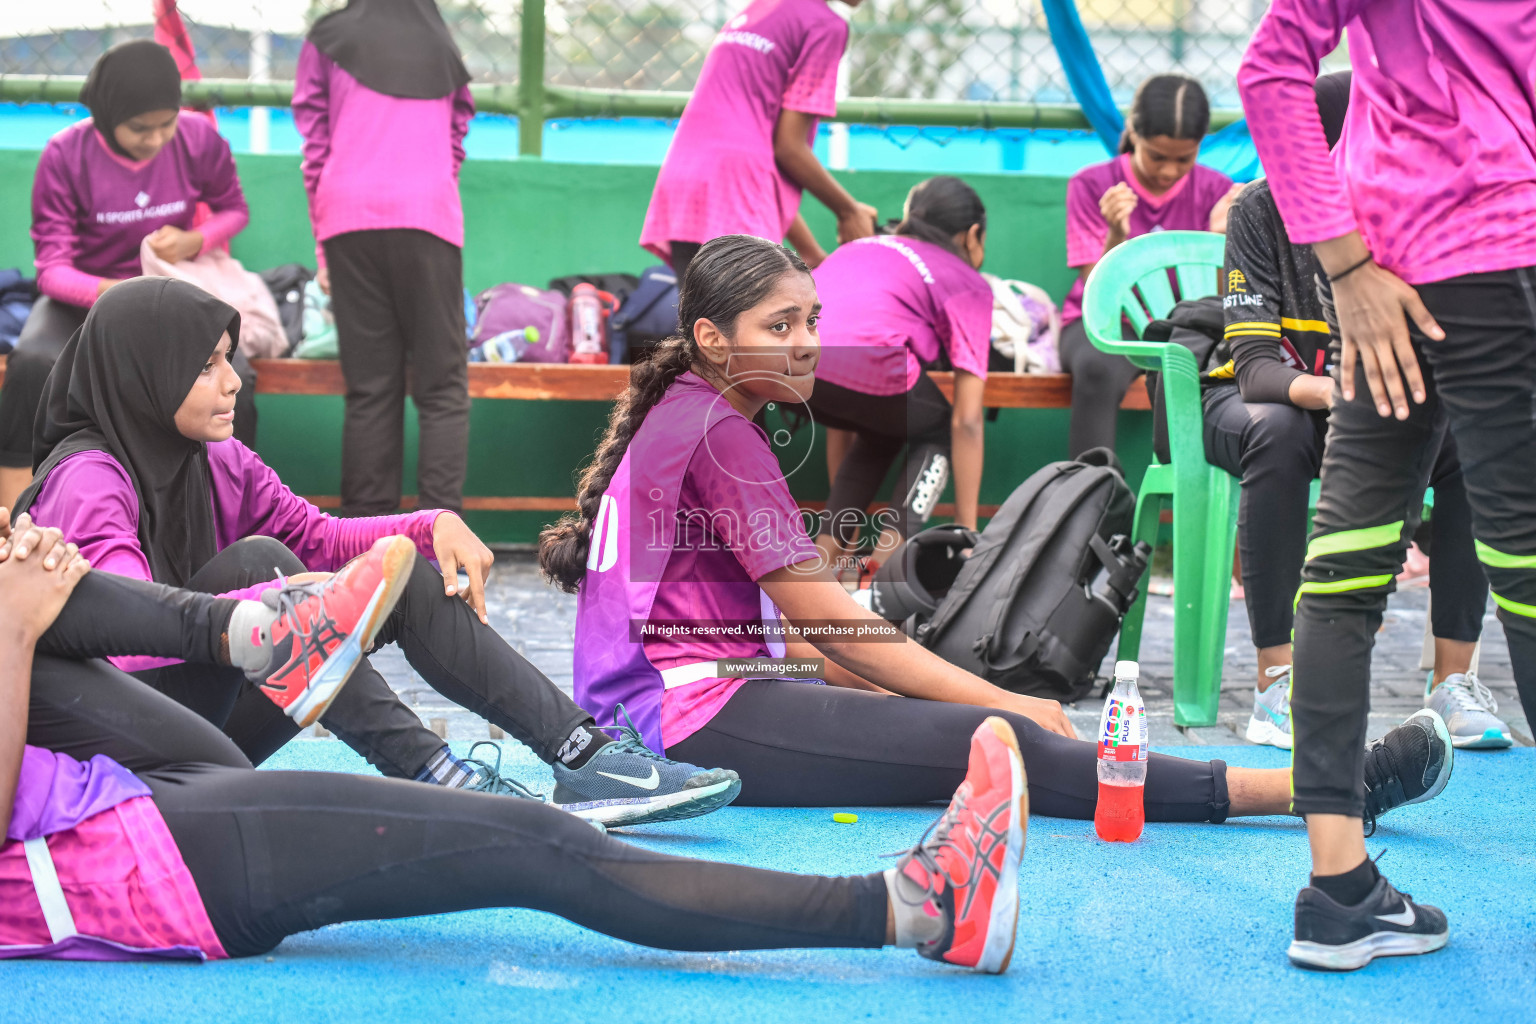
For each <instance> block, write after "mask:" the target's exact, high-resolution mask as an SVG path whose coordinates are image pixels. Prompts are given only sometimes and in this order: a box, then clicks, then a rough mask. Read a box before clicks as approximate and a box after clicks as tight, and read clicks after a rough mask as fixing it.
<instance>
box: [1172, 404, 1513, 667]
mask: <svg viewBox="0 0 1536 1024" xmlns="http://www.w3.org/2000/svg"><path fill="white" fill-rule="evenodd" d="M1202 404H1203V405H1204V413H1205V416H1204V420H1205V454H1206V457H1207V458H1208V459H1210V460H1211V462H1212V464H1214V465H1217V466H1220V467H1221V468H1222V469H1225V470H1226V471H1227V472H1229V473H1231V474H1232V475H1233V476H1238V477H1241V478H1242V481H1243V494H1242V500H1241V502H1240V503H1239V505H1238V516H1237V546H1238V549H1239V550H1240V551H1241V552H1242V556H1243V557H1242V561H1243V586H1244V588H1246V590H1247V592H1248V600H1247V604H1248V627H1249V630H1250V631H1251V632H1252V634H1253V645H1254V646H1255V647H1259V648H1264V647H1278V646H1279V645H1281V644H1288V643H1290V642H1291V625H1292V621H1293V614H1294V608H1295V602H1296V587H1297V585H1298V584H1300V582H1301V564H1302V562H1303V561H1304V560H1305V558H1306V548H1307V536H1306V525H1305V524H1306V521H1307V497H1308V494H1309V492H1310V488H1311V482H1312V480H1313V478H1315V477H1316V476H1317V473H1318V469H1319V468H1320V467H1321V466H1322V462H1323V441H1324V438H1325V436H1326V433H1327V429H1328V415H1327V413H1325V412H1321V411H1318V412H1313V411H1309V410H1306V409H1301V408H1298V407H1296V406H1294V405H1284V404H1281V403H1278V402H1245V401H1243V398H1242V394H1241V393H1240V392H1239V391H1238V389H1237V386H1236V385H1226V384H1224V385H1219V386H1217V387H1213V388H1209V389H1207V390H1206V392H1205V395H1204V396H1203V400H1202ZM1429 482H1430V486H1432V487H1434V489H1435V515H1434V518H1433V519H1432V520H1431V521H1430V528H1431V530H1432V533H1431V535H1430V537H1431V548H1432V550H1433V552H1434V558H1433V559H1432V560H1431V562H1430V577H1429V586H1430V593H1431V596H1432V598H1433V599H1432V600H1431V601H1430V614H1431V616H1432V618H1433V621H1432V623H1431V627H1432V629H1433V632H1434V635H1435V636H1437V637H1440V638H1441V639H1444V640H1460V641H1463V642H1466V643H1471V642H1473V641H1475V640H1476V639H1477V638H1478V637H1479V636H1481V635H1482V630H1483V611H1484V609H1485V608H1486V607H1487V605H1488V580H1487V578H1486V577H1484V575H1483V568H1482V566H1481V565H1479V564H1478V561H1477V554H1476V552H1475V551H1474V550H1473V547H1472V510H1471V507H1470V506H1468V504H1467V489H1466V484H1465V482H1464V481H1463V480H1462V475H1461V463H1460V461H1459V460H1458V459H1457V457H1456V443H1455V441H1454V440H1453V439H1451V438H1449V437H1447V438H1446V441H1445V444H1444V445H1443V446H1442V447H1441V450H1440V455H1439V458H1438V459H1437V461H1436V463H1435V468H1434V471H1433V472H1432V473H1431V475H1430V481H1429Z"/></svg>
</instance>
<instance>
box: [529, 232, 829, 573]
mask: <svg viewBox="0 0 1536 1024" xmlns="http://www.w3.org/2000/svg"><path fill="white" fill-rule="evenodd" d="M793 273H800V274H808V273H810V271H809V270H807V269H806V266H805V264H804V263H803V262H801V260H800V257H799V256H796V255H795V254H794V253H793V252H792V251H790V250H789V249H786V248H784V247H783V246H781V245H775V244H774V243H772V242H769V241H766V240H765V239H762V238H757V237H755V236H753V235H722V236H721V237H719V238H716V239H715V240H714V241H712V242H709V243H708V244H706V245H705V246H704V247H703V248H701V249H700V250H699V254H698V255H697V256H695V257H694V258H693V262H692V263H690V264H689V265H688V272H687V274H686V275H684V277H683V281H682V286H681V288H680V289H679V292H678V300H677V313H678V317H677V319H678V334H677V335H676V336H675V337H672V338H669V339H668V340H666V341H664V342H662V343H661V344H660V345H658V346H657V347H656V351H655V353H654V354H653V355H652V356H651V358H650V359H648V360H646V361H645V362H643V363H639V364H637V365H636V366H635V367H634V369H633V370H632V371H631V372H630V376H629V387H627V388H625V389H624V393H623V394H622V395H620V396H619V399H618V401H617V402H615V403H614V406H613V412H612V413H611V414H609V416H608V431H607V433H605V434H604V435H603V439H602V441H601V442H599V444H598V446H597V451H596V453H594V454H593V456H592V461H591V462H589V463H588V464H587V466H586V468H585V469H584V470H583V471H582V474H581V479H580V482H579V483H578V485H577V494H576V507H577V509H578V511H576V512H574V513H569V514H567V515H565V516H563V517H561V519H560V521H559V522H557V523H555V524H554V525H553V526H549V527H546V528H545V529H544V532H543V533H541V534H539V568H540V570H541V571H542V572H543V574H544V578H545V579H547V580H548V581H549V582H551V583H553V584H554V585H555V586H557V587H559V588H560V589H561V590H563V591H565V592H566V593H568V594H574V593H576V591H577V590H578V589H580V587H581V581H582V578H583V576H584V575H585V574H586V567H587V551H588V548H589V547H590V545H591V542H592V524H593V522H595V521H596V519H597V511H598V507H599V505H600V504H601V502H602V498H603V492H604V491H606V490H608V485H609V484H610V483H611V482H612V481H613V475H614V473H616V472H618V469H619V463H620V462H621V461H623V459H624V453H625V452H626V451H627V450H628V449H629V443H630V442H631V441H632V440H634V437H635V434H636V432H637V431H639V429H640V425H641V424H642V423H644V422H645V417H646V415H647V414H649V413H650V411H651V410H652V409H653V408H655V407H656V403H657V402H660V401H661V399H662V396H663V395H665V394H666V393H667V389H668V388H670V387H671V386H672V383H673V382H674V381H676V380H677V378H678V377H680V376H681V375H682V374H683V373H685V372H686V371H688V370H695V371H696V372H698V373H700V375H701V376H707V375H708V373H707V371H706V370H705V367H704V360H703V359H702V358H700V356H699V347H698V343H697V342H696V341H695V340H694V337H693V329H694V325H695V324H697V323H698V322H699V321H700V320H708V321H709V322H710V323H712V324H714V325H715V326H716V327H717V328H719V330H720V333H722V334H724V335H725V336H726V337H727V338H730V337H733V336H734V335H735V330H736V320H737V318H738V317H740V316H741V314H743V313H745V312H746V311H747V310H749V309H751V308H752V307H753V306H756V305H757V304H758V303H759V302H762V301H763V300H764V299H766V298H767V297H768V296H769V295H770V294H771V293H772V292H773V289H774V287H775V286H776V285H777V284H778V283H779V279H780V278H782V277H783V276H784V275H785V274H793Z"/></svg>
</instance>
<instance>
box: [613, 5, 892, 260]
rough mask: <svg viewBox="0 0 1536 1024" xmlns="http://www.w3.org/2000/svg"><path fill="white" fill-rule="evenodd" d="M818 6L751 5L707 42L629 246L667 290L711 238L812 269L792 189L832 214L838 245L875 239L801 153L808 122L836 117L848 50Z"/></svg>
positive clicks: (835, 21) (810, 242) (839, 22)
mask: <svg viewBox="0 0 1536 1024" xmlns="http://www.w3.org/2000/svg"><path fill="white" fill-rule="evenodd" d="M828 2H829V0H755V2H754V3H753V4H752V5H751V6H749V7H748V8H747V9H746V10H745V11H743V12H742V13H741V14H739V15H737V16H736V17H735V18H732V19H731V20H730V21H729V22H727V23H726V25H725V28H724V29H723V30H721V32H720V34H719V35H718V36H716V37H715V42H714V45H713V46H712V47H711V48H710V51H709V56H707V57H706V58H704V70H703V71H702V72H700V74H699V82H698V85H696V86H695V87H694V90H693V96H692V98H691V99H689V101H688V107H687V109H685V110H684V111H683V118H682V120H681V121H680V122H678V126H677V132H676V134H674V135H673V136H672V145H671V146H670V147H669V148H668V149H667V156H666V159H664V160H663V161H662V163H661V173H660V174H658V175H657V177H656V189H655V191H654V192H653V193H652V194H651V205H650V209H648V210H647V211H646V214H645V226H644V227H643V228H642V229H641V231H640V245H641V246H642V247H643V248H645V249H647V250H648V251H650V252H652V253H654V254H655V255H656V256H657V257H659V258H660V259H662V260H664V261H665V262H666V263H667V264H669V265H670V266H671V267H672V269H673V271H674V272H675V273H676V274H677V279H678V281H679V282H681V281H682V279H683V274H684V273H685V272H686V271H687V270H688V263H689V262H690V261H691V260H692V259H693V257H694V256H695V255H696V254H697V253H698V251H699V247H700V246H701V245H703V244H704V243H705V242H707V241H709V240H710V239H711V238H717V237H719V236H720V235H730V234H745V235H756V236H758V237H759V238H766V239H768V240H769V241H773V242H778V241H781V240H784V239H788V240H789V244H790V245H792V246H794V248H795V250H796V251H797V252H799V253H800V254H801V256H803V257H804V258H805V261H806V263H807V264H808V265H809V266H812V267H815V266H816V265H817V264H819V263H820V262H821V261H822V260H823V259H825V258H826V253H825V252H824V251H823V250H822V248H821V246H820V245H818V244H817V242H816V239H815V238H814V237H813V236H812V235H811V232H810V229H809V228H808V227H806V225H805V221H804V220H803V219H802V218H801V217H800V193H801V190H802V189H809V190H810V192H811V194H812V195H813V196H815V197H816V198H817V199H819V200H821V202H822V203H824V204H825V205H826V207H827V209H829V210H831V211H832V212H833V214H835V215H836V217H837V240H838V242H839V243H842V242H851V241H853V240H854V239H855V238H867V237H868V236H870V235H873V234H874V233H875V209H874V207H872V206H866V205H865V204H863V203H860V202H857V201H856V200H855V199H854V198H853V196H851V195H849V194H848V191H847V190H846V189H845V188H843V186H842V185H840V184H838V183H837V179H835V178H833V177H832V175H831V174H830V173H828V171H827V169H826V168H825V167H823V166H822V165H821V161H819V160H817V159H816V154H815V152H814V151H813V150H812V148H811V147H812V144H813V143H814V142H815V139H816V125H817V122H818V120H819V119H820V118H824V117H831V116H832V115H833V114H834V113H836V112H837V64H838V61H839V60H841V59H842V56H843V51H844V49H846V48H847V45H848V23H847V22H845V21H844V20H843V19H842V18H839V17H838V16H837V15H836V14H834V13H832V11H831V10H829V9H828V7H827V4H828ZM843 2H844V3H846V4H847V5H848V6H849V7H857V6H858V5H859V3H860V2H861V0H843Z"/></svg>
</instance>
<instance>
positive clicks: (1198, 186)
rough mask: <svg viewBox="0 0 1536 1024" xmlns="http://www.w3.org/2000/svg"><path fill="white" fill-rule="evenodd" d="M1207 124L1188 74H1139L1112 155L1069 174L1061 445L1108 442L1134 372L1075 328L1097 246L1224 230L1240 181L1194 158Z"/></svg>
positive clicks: (1071, 449) (1076, 449) (1102, 249)
mask: <svg viewBox="0 0 1536 1024" xmlns="http://www.w3.org/2000/svg"><path fill="white" fill-rule="evenodd" d="M1210 126H1211V108H1210V103H1209V101H1207V100H1206V97H1205V90H1204V89H1202V88H1201V87H1200V83H1199V82H1197V81H1195V80H1194V79H1193V78H1190V77H1189V76H1188V75H1154V76H1152V77H1151V78H1149V79H1147V80H1146V81H1145V82H1143V83H1141V88H1139V89H1137V90H1136V99H1135V100H1134V101H1133V102H1132V103H1131V116H1130V118H1129V120H1128V122H1127V124H1126V128H1125V137H1124V138H1123V139H1122V140H1121V142H1120V155H1119V156H1117V157H1115V158H1114V159H1113V160H1106V161H1104V162H1103V163H1101V164H1093V165H1092V166H1090V167H1084V168H1083V169H1082V170H1080V171H1078V172H1077V173H1076V174H1074V175H1073V176H1072V180H1071V181H1069V182H1068V183H1067V266H1069V267H1074V268H1076V270H1077V272H1078V277H1077V280H1076V281H1074V282H1072V290H1071V291H1069V292H1068V293H1067V298H1066V301H1065V302H1063V303H1062V307H1061V325H1062V326H1061V341H1060V343H1059V347H1060V349H1061V368H1062V369H1063V370H1065V371H1067V372H1068V373H1070V374H1071V375H1072V421H1071V426H1070V427H1069V429H1068V434H1067V454H1068V455H1069V456H1071V457H1072V458H1076V457H1077V456H1079V455H1081V454H1082V453H1083V452H1085V451H1087V450H1088V449H1090V448H1113V447H1114V446H1115V420H1116V417H1117V416H1118V415H1119V413H1120V400H1121V399H1122V398H1124V397H1125V389H1126V388H1128V387H1130V385H1131V382H1132V381H1134V380H1135V379H1136V378H1137V377H1139V376H1141V374H1142V371H1141V370H1140V369H1138V368H1137V367H1135V366H1133V365H1131V361H1130V360H1129V359H1127V358H1125V357H1124V356H1117V355H1111V354H1109V353H1107V352H1100V351H1099V350H1098V349H1096V348H1094V346H1093V342H1091V341H1089V340H1088V332H1087V331H1086V330H1085V329H1084V328H1083V308H1082V303H1083V285H1084V283H1085V282H1086V281H1087V280H1088V275H1089V274H1090V273H1092V272H1093V268H1094V266H1095V265H1097V264H1098V262H1099V260H1100V259H1102V258H1103V257H1104V254H1105V253H1107V252H1109V250H1111V249H1113V248H1114V247H1115V246H1117V245H1119V244H1120V243H1121V242H1123V241H1125V240H1126V239H1128V238H1135V237H1137V236H1139V235H1145V234H1147V233H1149V232H1152V231H1220V232H1223V233H1224V232H1225V231H1226V230H1227V210H1229V209H1230V208H1231V206H1232V200H1233V199H1235V198H1237V193H1238V192H1239V191H1241V186H1239V185H1234V184H1233V183H1232V179H1231V178H1229V177H1227V176H1226V175H1225V174H1222V173H1221V172H1220V171H1216V170H1212V169H1211V168H1209V167H1206V166H1204V165H1202V164H1197V163H1195V157H1196V156H1197V155H1198V154H1199V152H1200V140H1201V139H1202V138H1204V137H1205V133H1206V131H1208V130H1209V129H1210Z"/></svg>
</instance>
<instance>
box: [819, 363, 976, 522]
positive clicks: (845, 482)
mask: <svg viewBox="0 0 1536 1024" xmlns="http://www.w3.org/2000/svg"><path fill="white" fill-rule="evenodd" d="M806 407H807V408H808V409H809V410H810V414H811V418H812V419H813V420H814V421H815V422H816V423H818V424H820V425H821V426H823V427H833V428H836V429H838V430H851V431H853V432H854V439H853V444H851V445H850V446H849V447H848V454H847V455H845V456H844V457H843V462H842V465H840V466H839V467H838V470H837V479H836V480H834V481H832V491H831V493H830V494H829V495H828V496H827V518H828V522H829V523H831V526H832V529H833V530H834V531H835V532H834V533H833V536H834V537H836V538H837V540H838V542H839V543H840V544H842V545H843V546H844V547H851V546H853V545H854V544H855V543H856V542H857V541H858V538H859V526H860V525H861V524H862V522H863V519H864V514H865V512H866V510H867V509H868V508H869V503H870V502H871V501H873V500H874V499H875V494H876V492H878V491H879V489H880V484H881V483H883V482H884V480H885V475H886V473H887V472H889V471H890V468H891V463H892V461H894V460H895V458H896V456H897V455H898V454H899V453H900V452H901V449H902V447H903V446H905V447H906V449H907V461H906V465H905V467H904V468H903V469H902V473H901V477H900V478H899V479H898V480H897V482H896V489H895V491H894V492H893V493H892V500H891V512H892V513H893V519H892V522H891V525H893V526H895V528H896V529H897V530H898V531H900V533H901V535H902V537H904V538H905V537H910V536H912V534H913V533H914V532H916V531H917V530H921V529H922V528H923V523H924V522H926V521H927V519H928V516H929V515H931V514H932V512H933V505H934V503H936V502H937V500H938V494H936V493H935V494H931V495H929V494H924V493H919V490H918V488H917V484H918V482H919V480H920V479H924V478H925V477H926V474H927V473H928V472H929V471H930V470H931V469H932V467H933V465H934V462H935V458H936V457H942V458H943V459H945V460H946V463H945V465H944V467H943V470H942V472H943V475H946V476H947V475H948V465H947V460H948V458H949V449H950V436H949V429H950V417H951V415H952V414H953V407H952V406H951V405H950V403H949V399H947V398H945V397H944V393H943V392H942V391H940V390H939V386H938V385H937V384H935V383H934V382H933V380H932V378H930V377H929V376H928V375H927V374H926V373H925V374H921V375H919V377H918V378H917V384H916V385H914V386H913V388H912V390H911V391H907V392H904V393H902V394H897V395H866V394H864V393H863V392H862V391H854V390H853V389H851V388H845V387H841V386H839V385H837V384H833V383H831V382H830V381H825V380H822V381H817V382H816V389H815V390H814V391H812V392H811V400H810V401H809V402H807V403H806ZM942 487H943V485H942V483H940V484H939V485H938V489H940V490H942Z"/></svg>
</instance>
